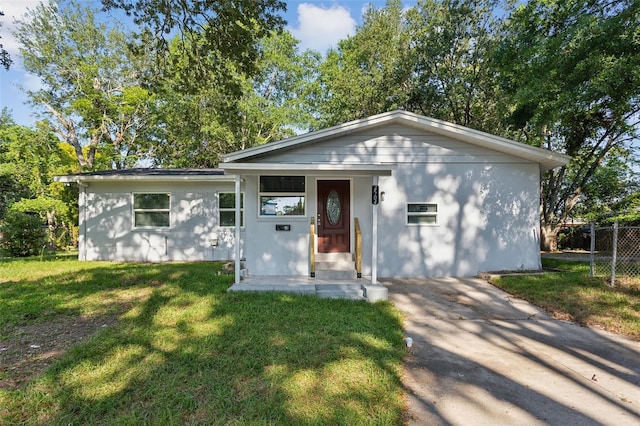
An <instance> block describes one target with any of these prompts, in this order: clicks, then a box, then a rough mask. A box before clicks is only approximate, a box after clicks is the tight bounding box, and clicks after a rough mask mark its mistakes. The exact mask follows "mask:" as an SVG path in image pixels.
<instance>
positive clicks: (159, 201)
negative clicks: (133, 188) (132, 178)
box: [133, 193, 171, 228]
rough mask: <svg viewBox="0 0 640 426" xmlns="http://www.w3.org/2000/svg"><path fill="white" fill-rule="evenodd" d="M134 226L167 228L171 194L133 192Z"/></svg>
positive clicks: (169, 218) (169, 223)
mask: <svg viewBox="0 0 640 426" xmlns="http://www.w3.org/2000/svg"><path fill="white" fill-rule="evenodd" d="M133 226H134V227H135V228H169V227H170V226H171V196H170V195H169V194H166V193H165V194H133Z"/></svg>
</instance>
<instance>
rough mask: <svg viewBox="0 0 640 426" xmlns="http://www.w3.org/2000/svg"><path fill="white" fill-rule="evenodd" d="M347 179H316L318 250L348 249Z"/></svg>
mask: <svg viewBox="0 0 640 426" xmlns="http://www.w3.org/2000/svg"><path fill="white" fill-rule="evenodd" d="M349 187H350V185H349V181H348V180H319V181H318V252H320V253H334V252H348V251H349V249H350V245H349V240H350V232H349V231H350V224H351V218H350V214H349V201H350V200H349Z"/></svg>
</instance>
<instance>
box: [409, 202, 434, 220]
mask: <svg viewBox="0 0 640 426" xmlns="http://www.w3.org/2000/svg"><path fill="white" fill-rule="evenodd" d="M407 224H408V225H437V224H438V205H437V204H434V203H407Z"/></svg>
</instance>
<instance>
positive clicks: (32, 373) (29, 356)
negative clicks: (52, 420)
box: [0, 316, 117, 390]
mask: <svg viewBox="0 0 640 426" xmlns="http://www.w3.org/2000/svg"><path fill="white" fill-rule="evenodd" d="M116 321H117V317H116V316H107V317H96V318H89V317H84V316H81V317H77V316H73V317H71V316H64V317H56V318H52V319H51V320H48V321H46V322H43V323H39V324H29V325H20V326H14V327H10V328H9V329H5V330H3V333H2V335H4V336H9V338H8V339H6V340H1V341H0V389H4V390H13V389H18V388H20V387H21V386H22V385H24V384H25V383H27V382H29V381H30V380H31V379H33V378H35V377H37V376H39V375H41V374H42V373H43V372H44V371H45V370H46V369H47V368H48V367H49V366H50V365H51V364H53V362H54V361H55V360H56V359H58V358H60V357H61V356H62V355H63V354H64V353H65V352H66V351H67V350H69V349H70V348H72V347H73V346H75V345H77V344H79V343H82V342H84V341H86V340H87V339H88V338H89V337H90V336H91V335H93V334H94V333H96V332H97V331H99V330H102V329H104V328H106V327H109V326H111V325H113V324H114V323H115V322H116Z"/></svg>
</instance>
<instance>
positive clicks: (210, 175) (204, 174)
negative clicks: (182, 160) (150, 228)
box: [55, 168, 232, 182]
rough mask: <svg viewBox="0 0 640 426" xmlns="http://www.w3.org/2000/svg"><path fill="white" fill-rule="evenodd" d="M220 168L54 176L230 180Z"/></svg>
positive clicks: (68, 178) (66, 179)
mask: <svg viewBox="0 0 640 426" xmlns="http://www.w3.org/2000/svg"><path fill="white" fill-rule="evenodd" d="M230 179H232V177H230V176H225V175H224V171H223V170H220V169H143V168H136V169H124V170H104V171H100V172H87V173H78V174H74V175H65V176H55V180H56V182H97V181H101V182H106V181H119V180H152V181H165V180H166V181H178V180H189V181H209V180H230Z"/></svg>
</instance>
